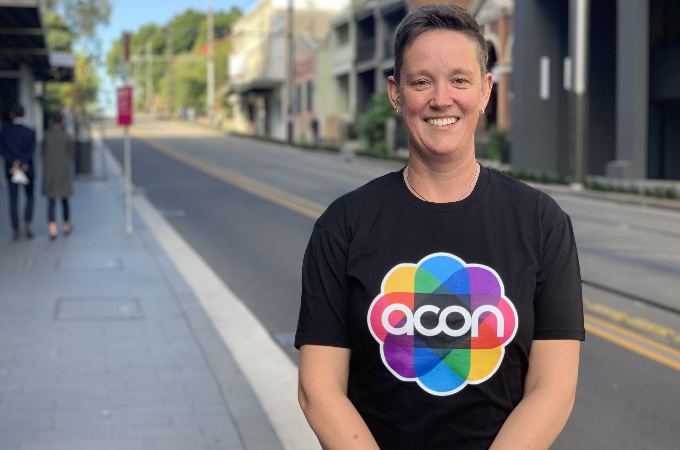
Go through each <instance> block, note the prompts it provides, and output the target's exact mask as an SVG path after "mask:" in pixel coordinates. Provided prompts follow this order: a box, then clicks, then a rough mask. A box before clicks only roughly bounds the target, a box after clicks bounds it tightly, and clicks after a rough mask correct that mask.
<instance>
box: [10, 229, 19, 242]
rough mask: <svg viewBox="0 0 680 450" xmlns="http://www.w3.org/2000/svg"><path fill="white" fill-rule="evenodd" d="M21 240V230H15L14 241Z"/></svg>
mask: <svg viewBox="0 0 680 450" xmlns="http://www.w3.org/2000/svg"><path fill="white" fill-rule="evenodd" d="M19 239H21V233H19V230H14V233H12V240H13V241H18V240H19Z"/></svg>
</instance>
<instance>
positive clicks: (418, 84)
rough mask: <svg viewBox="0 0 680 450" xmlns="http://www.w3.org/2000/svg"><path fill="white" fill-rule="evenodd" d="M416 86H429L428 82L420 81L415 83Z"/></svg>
mask: <svg viewBox="0 0 680 450" xmlns="http://www.w3.org/2000/svg"><path fill="white" fill-rule="evenodd" d="M413 84H414V86H426V85H427V80H418V81H416V82H415V83H413Z"/></svg>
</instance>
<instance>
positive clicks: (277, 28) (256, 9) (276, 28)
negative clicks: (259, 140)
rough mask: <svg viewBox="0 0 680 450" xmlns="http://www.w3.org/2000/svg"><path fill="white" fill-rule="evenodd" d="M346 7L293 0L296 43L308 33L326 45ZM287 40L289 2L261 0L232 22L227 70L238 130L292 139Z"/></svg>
mask: <svg viewBox="0 0 680 450" xmlns="http://www.w3.org/2000/svg"><path fill="white" fill-rule="evenodd" d="M343 6H344V3H343V1H342V0H340V1H332V0H307V1H304V2H303V1H296V2H294V13H293V39H294V40H299V39H300V35H301V34H303V33H304V34H306V35H307V36H308V37H309V38H311V39H312V40H314V41H316V42H320V41H322V40H323V39H324V38H325V36H326V35H327V33H328V30H329V25H328V24H329V20H330V18H331V17H332V16H334V15H336V14H337V13H338V11H340V10H341V9H342V8H343ZM287 37H288V0H261V1H260V2H258V3H257V4H256V5H255V6H253V8H252V9H251V10H250V11H248V12H247V13H246V14H244V15H243V17H241V18H240V19H239V20H238V21H237V22H236V23H235V24H234V27H233V30H232V44H233V46H232V48H233V52H232V55H231V57H230V69H229V72H230V83H231V89H230V93H231V95H230V102H231V104H232V108H233V111H234V119H235V121H234V126H235V130H236V131H238V132H242V133H253V134H257V135H261V136H268V137H272V138H276V139H282V140H283V139H287V138H288V133H289V132H290V131H289V130H290V129H292V128H293V127H289V126H288V125H289V123H290V124H292V120H293V119H294V117H289V114H288V111H289V100H288V99H289V95H288V90H289V84H288V83H289V81H290V80H288V61H289V58H288V45H287V42H288V41H287ZM291 106H292V105H291ZM293 137H295V136H293Z"/></svg>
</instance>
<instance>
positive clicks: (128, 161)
mask: <svg viewBox="0 0 680 450" xmlns="http://www.w3.org/2000/svg"><path fill="white" fill-rule="evenodd" d="M123 54H124V64H123V80H124V83H125V86H128V84H129V79H128V73H129V71H130V34H129V33H124V34H123ZM130 100H131V102H134V99H133V98H130ZM132 109H133V108H132V105H130V112H132ZM123 160H124V164H125V172H124V173H125V232H126V233H127V234H132V149H131V148H130V127H129V126H128V125H126V126H124V127H123Z"/></svg>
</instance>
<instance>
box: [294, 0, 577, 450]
mask: <svg viewBox="0 0 680 450" xmlns="http://www.w3.org/2000/svg"><path fill="white" fill-rule="evenodd" d="M486 64H487V53H486V44H485V41H484V38H483V37H482V36H481V34H480V33H479V27H478V26H477V23H476V22H475V20H474V19H473V18H472V17H471V16H470V15H468V14H467V12H466V11H465V10H463V9H461V8H458V7H456V6H453V5H428V6H423V7H422V8H420V9H417V10H414V11H412V12H411V13H409V14H408V15H407V16H406V18H404V20H403V21H402V23H401V24H400V25H399V27H398V29H397V37H396V41H395V72H394V77H390V78H389V85H388V92H389V95H390V98H391V100H392V104H393V106H394V108H395V109H396V110H397V112H398V113H400V114H402V115H403V117H404V122H405V123H406V126H407V128H408V131H409V134H410V143H409V152H410V158H409V165H408V166H407V167H406V168H405V169H403V170H401V171H400V172H396V173H392V174H388V175H386V176H384V177H381V178H378V179H376V180H373V181H372V182H370V183H369V184H367V185H365V186H363V187H362V188H360V189H358V190H356V191H354V192H351V193H349V194H347V195H345V196H343V197H341V198H340V199H338V200H337V201H335V202H334V203H333V204H332V205H331V206H330V207H329V208H328V210H327V211H326V212H325V213H324V214H323V216H322V217H321V218H319V220H318V221H317V223H316V225H315V227H314V231H313V234H312V237H311V239H310V242H309V246H308V248H307V252H306V254H305V259H304V263H303V281H302V284H303V294H302V306H301V309H300V318H299V323H298V331H297V335H296V342H295V343H296V346H297V347H298V348H300V389H299V399H300V404H301V406H302V409H303V411H304V413H305V415H306V417H307V420H308V421H309V423H310V425H311V427H312V429H313V430H314V431H315V433H316V434H317V436H318V438H319V440H320V442H321V444H322V446H323V447H324V448H325V449H342V450H347V449H378V448H380V449H383V450H396V449H409V450H413V449H428V450H432V449H466V450H467V449H488V448H491V449H494V450H498V449H519V448H522V449H546V448H548V447H549V446H550V445H551V443H552V442H553V440H554V439H555V438H556V437H557V435H558V434H559V433H560V431H561V430H562V428H563V426H564V424H565V423H566V421H567V418H568V416H569V414H570V412H571V408H572V406H573V402H574V395H575V389H576V380H577V373H578V354H579V344H580V343H579V341H580V340H583V339H584V336H585V331H584V327H583V312H582V303H581V282H580V275H579V266H578V257H577V254H576V248H575V244H574V237H573V232H572V228H571V222H570V220H569V217H568V216H567V215H566V214H565V213H564V212H562V211H561V210H560V208H559V207H558V206H557V204H556V203H555V202H554V201H553V200H552V199H550V198H549V197H548V196H546V195H544V194H542V193H541V192H539V191H537V190H534V189H532V188H530V187H528V186H526V185H524V184H522V183H519V182H517V181H515V180H513V179H511V178H509V177H507V176H505V175H502V174H499V173H496V172H491V171H489V170H488V169H486V168H484V167H481V166H480V165H479V164H478V163H477V162H476V161H475V156H474V130H475V127H476V125H477V120H478V117H479V114H480V113H481V112H483V110H484V108H485V106H486V104H487V102H488V99H489V94H490V91H491V87H492V79H491V74H489V73H487V70H486Z"/></svg>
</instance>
